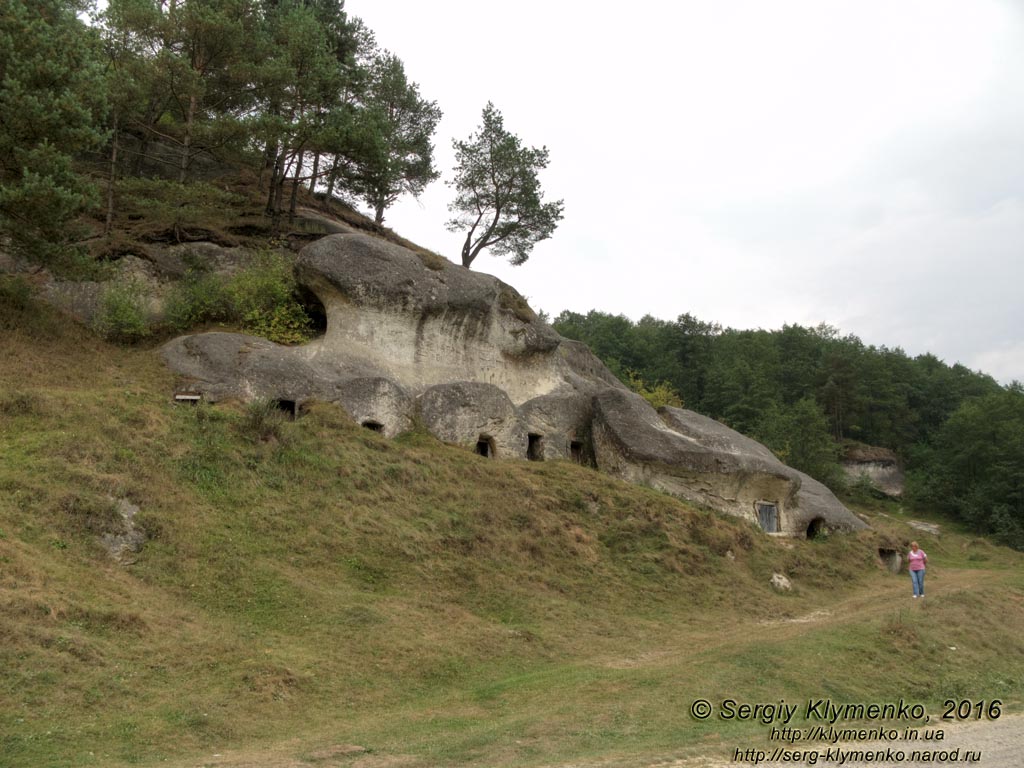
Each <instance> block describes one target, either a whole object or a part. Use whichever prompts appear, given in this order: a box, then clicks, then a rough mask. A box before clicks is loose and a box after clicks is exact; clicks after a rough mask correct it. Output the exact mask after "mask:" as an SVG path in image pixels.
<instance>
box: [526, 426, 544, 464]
mask: <svg viewBox="0 0 1024 768" xmlns="http://www.w3.org/2000/svg"><path fill="white" fill-rule="evenodd" d="M526 440H527V443H526V458H528V459H529V460H530V461H544V435H537V434H534V433H533V432H531V433H530V434H529V435H527V436H526Z"/></svg>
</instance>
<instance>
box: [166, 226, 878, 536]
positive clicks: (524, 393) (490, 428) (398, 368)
mask: <svg viewBox="0 0 1024 768" xmlns="http://www.w3.org/2000/svg"><path fill="white" fill-rule="evenodd" d="M297 274H298V279H299V281H300V282H301V283H302V284H303V285H305V286H306V287H307V288H309V289H310V290H311V291H313V292H314V293H315V294H316V296H317V297H318V298H319V300H320V301H321V302H322V303H323V305H324V308H325V310H326V315H327V330H326V333H325V334H324V336H323V337H321V338H320V339H317V340H315V341H313V342H310V343H308V344H306V345H304V346H301V347H283V346H280V345H277V344H273V343H271V342H269V341H266V340H262V339H257V338H253V337H250V336H243V335H240V334H228V333H206V334H198V335H193V336H183V337H180V338H177V339H175V340H173V341H171V342H170V343H168V344H167V345H165V347H164V349H163V354H164V357H165V359H166V360H167V362H168V364H169V365H170V367H171V368H172V369H173V370H175V371H176V372H177V373H179V374H180V375H181V376H182V377H183V379H184V381H183V384H182V388H183V389H187V390H189V391H191V392H198V393H201V394H203V395H204V396H205V397H207V398H208V399H211V400H218V399H223V398H226V397H236V398H241V399H252V398H256V397H263V398H273V399H278V400H284V401H289V402H294V403H301V402H302V401H303V400H306V399H317V400H326V401H330V402H335V403H338V404H339V405H341V407H343V408H344V409H345V410H346V411H347V412H348V413H349V414H350V415H351V416H352V418H353V419H355V420H356V421H357V422H359V423H360V424H363V425H364V426H367V427H370V428H372V429H375V430H377V431H380V432H383V433H384V434H385V435H388V436H391V435H395V434H398V433H399V432H402V431H404V430H406V429H408V428H409V427H410V426H411V425H412V424H413V422H414V420H416V419H418V420H419V421H420V422H421V423H422V424H424V425H425V426H426V428H427V429H429V430H430V431H431V432H432V433H433V434H434V435H436V436H437V437H438V438H440V439H442V440H445V441H448V442H452V443H458V444H461V445H465V446H467V447H469V448H472V449H474V450H476V451H477V452H479V453H481V454H483V455H486V456H491V457H499V458H529V459H535V460H542V459H553V458H568V459H572V460H575V461H578V462H581V463H589V464H594V465H596V466H597V468H598V469H600V470H602V471H606V472H609V473H611V474H615V475H618V476H620V477H623V478H625V479H627V480H632V481H635V482H643V483H647V484H650V485H652V486H654V487H658V488H661V489H663V490H665V491H667V492H669V493H672V494H675V495H677V496H680V497H682V498H684V499H687V500H690V501H693V502H696V503H699V504H703V505H707V506H709V507H712V508H714V509H717V510H719V511H722V512H726V513H729V514H733V515H738V516H741V517H744V518H747V519H749V520H751V521H754V522H758V523H760V525H761V526H762V527H763V528H764V529H765V530H768V531H770V532H777V533H783V534H788V535H801V536H802V535H805V534H807V533H812V534H813V533H816V532H817V531H818V530H821V529H825V528H829V529H837V530H853V529H858V528H862V527H864V523H863V522H861V521H860V520H859V519H858V518H857V517H855V516H854V515H853V514H851V513H850V512H849V510H847V509H846V508H845V507H844V506H843V505H842V504H840V503H839V502H838V500H836V499H835V497H834V496H833V495H832V494H831V493H830V492H829V491H828V489H827V488H825V487H824V486H822V485H821V484H820V483H817V482H816V481H814V480H812V479H811V478H809V477H807V476H806V475H803V474H802V473H799V472H797V471H796V470H793V469H790V468H789V467H786V466H785V465H783V464H782V463H781V462H779V461H778V459H776V458H775V457H774V456H773V455H772V454H771V452H770V451H768V449H766V448H765V447H764V446H762V445H760V444H758V443H756V442H754V441H753V440H750V439H749V438H746V437H743V436H742V435H740V434H738V433H736V432H734V431H732V430H730V429H728V428H726V427H725V426H723V425H721V424H718V423H717V422H714V421H712V420H711V419H707V418H705V417H702V416H699V415H698V414H695V413H692V412H690V411H684V410H681V409H676V408H664V409H662V410H661V412H660V413H659V412H657V411H655V410H654V409H653V408H651V406H650V405H648V403H647V402H646V401H645V400H643V398H641V397H639V396H638V395H635V394H633V393H632V392H630V391H629V390H627V389H626V388H625V387H624V386H623V385H622V384H621V383H620V382H619V381H618V380H617V379H616V378H615V376H614V375H612V373H611V372H610V371H609V370H608V369H607V368H606V367H605V366H604V365H603V364H602V363H601V362H600V361H599V360H598V359H597V358H596V357H594V355H593V354H592V353H591V352H590V350H589V349H587V348H586V346H584V345H582V344H580V343H578V342H573V341H570V340H567V339H564V338H562V337H561V336H559V335H558V334H557V333H556V332H555V331H554V330H553V329H552V328H551V327H550V326H548V325H546V324H545V323H543V322H541V321H540V320H539V319H538V318H537V317H536V315H535V314H534V313H533V311H532V310H531V309H530V308H529V306H528V305H527V303H526V301H525V300H524V299H523V298H522V296H520V295H519V294H518V293H517V292H516V291H515V290H514V289H513V288H511V287H510V286H508V285H506V284H505V283H503V282H501V281H500V280H498V279H497V278H494V277H491V276H489V275H485V274H481V273H478V272H471V271H469V270H467V269H464V268H462V267H459V266H456V265H454V264H451V263H450V262H447V261H443V260H440V259H438V260H437V261H436V262H435V261H429V262H427V261H424V259H423V258H421V257H420V256H418V255H416V254H415V253H413V252H412V251H409V250H406V249H405V248H402V247H400V246H398V245H394V244H392V243H388V242H385V241H382V240H379V239H377V238H374V237H371V236H368V235H359V234H340V235H332V236H329V237H324V238H322V239H320V240H318V241H316V242H314V243H312V244H311V245H308V246H307V247H305V248H304V249H303V250H302V251H301V252H300V254H299V260H298V265H297Z"/></svg>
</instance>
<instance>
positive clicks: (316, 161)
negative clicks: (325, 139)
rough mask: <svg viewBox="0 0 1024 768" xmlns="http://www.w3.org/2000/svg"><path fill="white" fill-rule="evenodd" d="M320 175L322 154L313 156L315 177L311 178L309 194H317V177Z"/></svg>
mask: <svg viewBox="0 0 1024 768" xmlns="http://www.w3.org/2000/svg"><path fill="white" fill-rule="evenodd" d="M319 175H320V153H319V152H317V153H316V154H314V155H313V175H312V176H310V178H309V194H311V195H312V194H315V193H316V177H317V176H319Z"/></svg>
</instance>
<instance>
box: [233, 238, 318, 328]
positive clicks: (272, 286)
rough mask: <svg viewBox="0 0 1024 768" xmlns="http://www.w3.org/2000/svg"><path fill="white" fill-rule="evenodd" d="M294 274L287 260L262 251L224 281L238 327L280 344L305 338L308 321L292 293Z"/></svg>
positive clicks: (294, 286) (309, 324)
mask: <svg viewBox="0 0 1024 768" xmlns="http://www.w3.org/2000/svg"><path fill="white" fill-rule="evenodd" d="M296 288H297V286H296V284H295V277H294V275H293V274H292V267H291V264H290V263H289V262H288V260H287V259H286V258H285V257H284V256H281V255H279V254H275V253H262V254H259V255H258V256H257V257H256V259H255V260H254V262H253V264H252V265H251V266H249V267H247V268H246V269H244V270H242V271H241V272H239V273H238V274H237V275H235V277H234V278H232V280H231V282H230V284H229V285H228V293H229V294H230V296H231V303H232V306H233V308H234V312H235V315H236V318H237V319H238V320H239V321H240V322H241V323H242V327H243V328H245V329H246V330H247V331H250V332H251V333H255V334H257V335H260V336H264V337H265V338H268V339H270V340H271V341H275V342H278V343H280V344H297V343H301V342H303V341H306V340H307V339H309V337H310V335H311V328H312V322H311V321H310V319H309V316H308V315H307V314H306V311H305V310H304V309H303V308H302V305H301V304H299V302H298V300H297V299H296V297H295V292H296Z"/></svg>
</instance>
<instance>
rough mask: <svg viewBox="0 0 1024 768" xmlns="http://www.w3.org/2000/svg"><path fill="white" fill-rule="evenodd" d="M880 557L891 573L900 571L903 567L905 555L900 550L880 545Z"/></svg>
mask: <svg viewBox="0 0 1024 768" xmlns="http://www.w3.org/2000/svg"><path fill="white" fill-rule="evenodd" d="M878 558H879V560H881V561H882V565H884V566H885V568H886V570H888V571H890V572H891V573H899V572H900V570H901V569H902V568H903V555H901V554H900V553H899V551H898V550H895V549H889V548H888V547H879V548H878Z"/></svg>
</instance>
